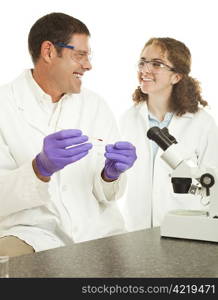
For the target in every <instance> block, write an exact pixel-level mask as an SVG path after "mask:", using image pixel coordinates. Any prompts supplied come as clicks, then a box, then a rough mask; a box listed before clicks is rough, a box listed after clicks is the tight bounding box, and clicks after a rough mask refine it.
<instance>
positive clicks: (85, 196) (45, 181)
mask: <svg viewBox="0 0 218 300" xmlns="http://www.w3.org/2000/svg"><path fill="white" fill-rule="evenodd" d="M89 35H90V34H89V31H88V28H87V27H86V25H85V24H83V23H82V22H81V21H79V20H77V19H75V18H73V17H71V16H68V15H66V14H62V13H51V14H48V15H46V16H44V17H42V18H40V19H39V20H38V21H36V23H35V24H34V25H33V26H32V28H31V30H30V33H29V38H28V43H29V52H30V54H31V57H32V60H33V63H34V69H33V70H26V71H25V72H24V73H23V74H22V75H21V76H19V77H18V78H17V79H16V80H14V81H13V82H11V83H10V84H7V85H6V86H3V87H1V88H0V101H1V103H0V106H1V110H0V191H1V198H0V237H1V238H0V255H9V256H17V255H21V254H26V253H32V252H34V251H42V250H46V249H50V248H55V247H60V246H64V245H66V244H68V243H72V242H73V241H74V242H81V241H86V240H90V239H96V238H100V237H104V236H108V235H113V234H118V233H121V232H123V231H124V223H123V219H122V217H121V215H120V212H119V210H118V208H117V204H116V201H115V200H116V199H118V198H119V197H120V196H121V195H122V193H123V191H124V187H125V178H124V177H123V176H124V175H122V173H123V172H124V171H126V170H127V169H129V168H130V167H131V166H132V165H133V164H134V161H135V160H136V153H135V147H134V146H133V145H132V144H130V143H128V142H118V141H119V135H118V130H117V127H116V124H115V120H114V117H113V115H112V113H111V111H110V109H109V108H108V106H107V105H106V103H105V102H104V101H103V100H102V99H101V98H100V97H99V96H98V95H96V94H95V93H93V92H91V91H89V90H86V89H81V78H82V76H83V75H84V74H85V72H86V71H89V70H90V69H91V63H90V48H89ZM102 140H103V141H102ZM104 143H106V144H107V145H106V147H103V146H102V144H104Z"/></svg>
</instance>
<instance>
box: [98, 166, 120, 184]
mask: <svg viewBox="0 0 218 300" xmlns="http://www.w3.org/2000/svg"><path fill="white" fill-rule="evenodd" d="M101 178H102V179H103V180H104V181H106V182H113V181H115V180H117V179H118V178H119V177H117V178H109V177H107V176H106V174H105V172H104V169H103V170H102V172H101Z"/></svg>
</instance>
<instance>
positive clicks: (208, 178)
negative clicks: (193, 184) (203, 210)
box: [200, 173, 215, 196]
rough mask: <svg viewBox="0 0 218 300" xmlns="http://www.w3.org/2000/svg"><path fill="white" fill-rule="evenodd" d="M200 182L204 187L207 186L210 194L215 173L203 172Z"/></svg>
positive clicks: (207, 192)
mask: <svg viewBox="0 0 218 300" xmlns="http://www.w3.org/2000/svg"><path fill="white" fill-rule="evenodd" d="M200 183H201V185H202V186H203V187H205V188H206V195H207V196H210V191H209V188H211V187H212V186H213V185H214V183H215V180H214V177H213V175H211V174H209V173H205V174H203V175H202V176H201V178H200Z"/></svg>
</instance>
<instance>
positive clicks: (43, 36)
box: [28, 13, 90, 63]
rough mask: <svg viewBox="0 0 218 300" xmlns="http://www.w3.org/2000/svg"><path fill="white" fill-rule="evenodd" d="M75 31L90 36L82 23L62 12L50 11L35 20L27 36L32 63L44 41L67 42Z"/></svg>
mask: <svg viewBox="0 0 218 300" xmlns="http://www.w3.org/2000/svg"><path fill="white" fill-rule="evenodd" d="M75 33H81V34H86V35H88V36H90V32H89V30H88V28H87V27H86V25H85V24H84V23H82V22H81V21H80V20H78V19H76V18H74V17H72V16H69V15H66V14H63V13H51V14H48V15H45V16H43V17H42V18H40V19H39V20H37V21H36V22H35V23H34V24H33V26H32V28H31V29H30V32H29V36H28V47H29V52H30V55H31V57H32V61H33V63H36V62H37V60H38V59H39V57H40V52H41V45H42V43H43V42H44V41H50V42H52V43H53V44H55V43H58V42H62V43H65V44H67V43H69V41H70V39H71V37H72V35H73V34H75ZM56 50H57V52H58V53H59V54H60V53H61V51H62V49H61V48H60V47H56Z"/></svg>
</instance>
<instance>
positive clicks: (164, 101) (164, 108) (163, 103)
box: [148, 95, 170, 121]
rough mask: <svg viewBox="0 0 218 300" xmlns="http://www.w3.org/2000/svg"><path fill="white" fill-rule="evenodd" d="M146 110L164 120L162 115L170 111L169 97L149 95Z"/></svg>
mask: <svg viewBox="0 0 218 300" xmlns="http://www.w3.org/2000/svg"><path fill="white" fill-rule="evenodd" d="M148 110H149V111H150V112H151V113H152V114H153V115H154V116H155V117H156V118H157V119H158V120H160V121H163V120H164V116H165V114H166V113H167V112H169V111H170V97H166V96H162V95H161V96H157V95H155V96H154V95H149V96H148Z"/></svg>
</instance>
